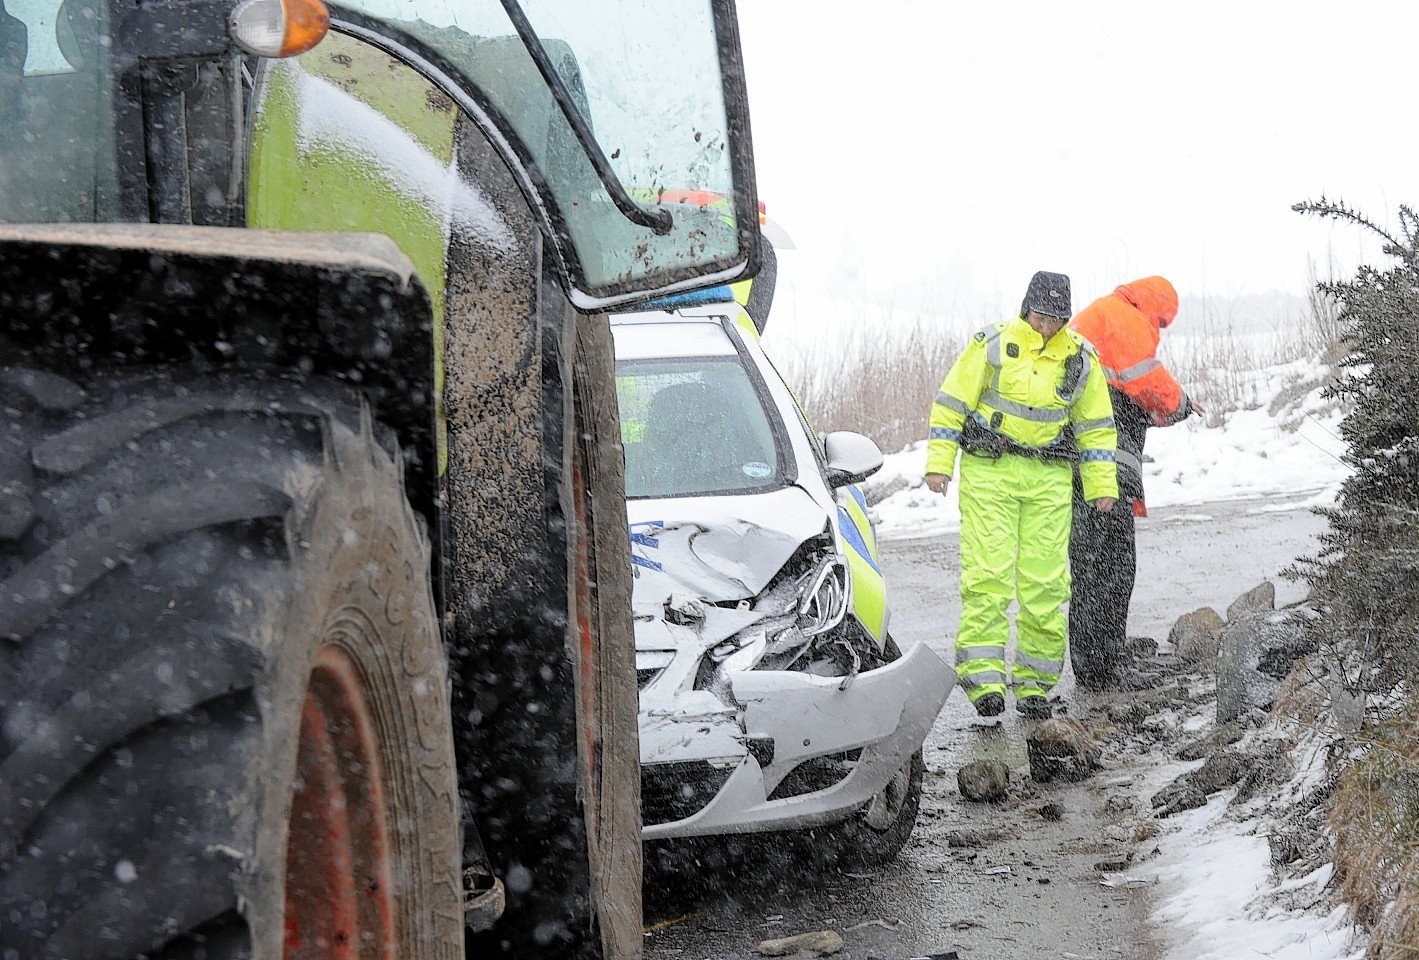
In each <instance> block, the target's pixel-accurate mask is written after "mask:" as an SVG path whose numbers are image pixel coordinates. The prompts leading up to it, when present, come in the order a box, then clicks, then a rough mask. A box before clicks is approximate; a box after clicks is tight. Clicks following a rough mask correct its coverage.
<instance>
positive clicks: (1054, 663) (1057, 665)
mask: <svg viewBox="0 0 1419 960" xmlns="http://www.w3.org/2000/svg"><path fill="white" fill-rule="evenodd" d="M1015 665H1016V666H1023V667H1029V668H1030V669H1032V670H1038V671H1039V672H1040V673H1044V674H1048V675H1049V676H1053V677H1057V676H1059V675H1060V674H1061V673H1063V672H1064V661H1063V660H1041V659H1039V658H1038V657H1032V656H1030V655H1029V654H1027V653H1018V652H1017V653H1016V654H1015ZM1020 682H1021V683H1025V682H1026V681H1025V680H1024V679H1023V678H1022V679H1021V681H1020Z"/></svg>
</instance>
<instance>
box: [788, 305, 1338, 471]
mask: <svg viewBox="0 0 1419 960" xmlns="http://www.w3.org/2000/svg"><path fill="white" fill-rule="evenodd" d="M1190 323H1192V324H1194V325H1193V326H1192V327H1190V329H1189V333H1188V334H1187V335H1185V336H1178V337H1169V336H1168V335H1167V334H1166V333H1165V334H1164V336H1163V338H1162V344H1161V349H1160V355H1161V357H1162V359H1163V361H1164V362H1165V363H1166V364H1167V365H1168V368H1169V369H1170V370H1171V371H1173V374H1174V375H1175V376H1176V377H1177V379H1178V380H1179V382H1181V383H1182V384H1183V386H1184V388H1185V389H1186V390H1187V391H1188V394H1189V395H1190V396H1194V397H1196V398H1197V399H1198V400H1199V401H1201V402H1202V403H1203V404H1204V406H1206V407H1207V410H1208V421H1209V423H1210V424H1211V425H1214V426H1215V425H1217V424H1218V423H1220V422H1221V420H1222V418H1223V416H1224V415H1225V414H1226V413H1228V412H1230V411H1233V410H1241V409H1255V408H1256V407H1259V406H1260V405H1261V403H1262V400H1261V397H1262V393H1261V390H1262V387H1263V383H1262V381H1261V380H1260V379H1259V375H1258V371H1261V370H1263V369H1265V368H1268V367H1272V366H1274V365H1276V364H1278V363H1286V362H1290V361H1294V360H1300V359H1303V358H1308V357H1315V356H1317V355H1319V354H1322V353H1325V352H1326V351H1327V349H1330V350H1332V352H1333V351H1334V350H1335V348H1330V347H1328V345H1329V344H1331V343H1333V342H1335V341H1336V339H1337V338H1338V337H1339V329H1340V323H1339V321H1338V319H1337V316H1336V310H1335V305H1334V302H1333V301H1332V300H1331V299H1330V298H1328V297H1327V296H1326V295H1325V294H1323V293H1320V292H1315V293H1313V294H1312V296H1311V303H1310V308H1309V310H1308V311H1307V312H1306V314H1305V315H1304V316H1298V317H1279V318H1277V320H1276V323H1275V328H1276V329H1277V330H1286V331H1288V332H1287V333H1286V334H1284V335H1283V334H1280V333H1275V334H1262V335H1258V334H1247V333H1239V332H1237V329H1236V325H1234V324H1232V323H1230V322H1228V320H1227V319H1226V318H1223V317H1207V316H1204V317H1202V318H1200V319H1195V320H1193V321H1190ZM984 325H985V321H984V320H983V321H982V322H981V324H980V326H984ZM970 332H971V331H970V330H964V329H960V328H955V329H948V328H947V327H946V326H945V325H944V324H935V325H933V324H930V323H928V322H926V321H916V322H914V323H903V324H894V323H893V322H892V317H891V316H890V315H888V316H887V317H886V319H885V322H880V321H878V322H874V321H871V320H869V319H868V318H867V317H866V316H865V315H864V317H863V320H862V322H861V323H859V324H858V325H856V326H855V327H854V328H853V332H852V333H851V334H849V335H847V336H846V337H845V338H834V339H833V341H832V342H831V343H828V342H820V343H816V344H814V345H813V346H812V347H810V348H807V349H800V350H798V351H796V352H791V353H787V354H783V355H777V362H778V365H779V367H780V369H781V370H782V372H783V374H784V376H785V378H786V379H787V380H788V382H789V383H790V384H792V385H793V387H794V389H795V391H796V392H797V393H798V398H799V401H800V402H801V403H802V404H803V408H804V410H805V411H806V412H807V414H808V416H809V418H810V419H811V420H812V421H813V423H814V425H815V427H816V428H817V429H819V430H824V431H827V430H856V431H858V432H859V433H865V434H867V435H868V436H870V437H871V438H872V439H873V440H875V441H876V442H877V445H878V446H880V447H881V448H882V449H883V450H885V451H888V452H893V451H896V450H901V449H902V448H904V447H906V446H907V445H908V444H911V443H914V442H916V441H918V440H925V439H926V434H927V421H928V418H929V417H930V413H931V401H932V399H933V398H935V396H936V391H937V389H938V388H939V387H940V385H941V381H942V380H943V379H944V378H945V376H946V371H947V370H948V369H949V368H950V366H951V364H952V363H953V362H955V360H956V358H957V357H958V356H959V355H960V353H961V350H962V349H963V348H964V347H965V344H966V341H967V339H968V337H969V336H970ZM1337 356H1338V354H1337ZM1332 377H1333V373H1332V371H1331V368H1330V367H1329V366H1327V364H1326V363H1322V364H1321V366H1320V367H1319V368H1317V369H1316V370H1315V371H1313V376H1307V377H1302V378H1299V379H1298V382H1297V385H1296V390H1298V391H1300V392H1301V394H1302V395H1303V394H1304V393H1308V392H1310V391H1311V390H1313V389H1314V388H1315V387H1316V386H1317V385H1319V384H1320V383H1322V382H1328V381H1329V379H1330V378H1332ZM1302 381H1304V382H1302Z"/></svg>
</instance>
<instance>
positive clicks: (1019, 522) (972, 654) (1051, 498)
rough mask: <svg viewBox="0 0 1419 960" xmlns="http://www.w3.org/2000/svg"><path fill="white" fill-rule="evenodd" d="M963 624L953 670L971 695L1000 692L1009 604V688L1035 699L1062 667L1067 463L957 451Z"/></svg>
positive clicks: (1053, 681)
mask: <svg viewBox="0 0 1419 960" xmlns="http://www.w3.org/2000/svg"><path fill="white" fill-rule="evenodd" d="M959 472H960V475H961V485H960V490H959V493H960V500H961V628H960V630H959V631H958V632H957V634H956V677H957V679H958V680H959V681H960V684H961V686H962V687H963V688H964V689H965V691H966V696H967V697H969V698H970V700H971V702H972V703H975V702H976V701H977V700H979V699H980V698H981V697H983V696H985V695H986V694H987V693H999V694H1004V693H1005V683H1006V672H1005V648H1006V646H1007V644H1008V643H1009V640H1010V621H1009V620H1008V619H1007V616H1006V612H1007V611H1008V610H1009V608H1010V601H1011V600H1015V599H1018V600H1019V602H1020V608H1019V612H1018V613H1017V614H1016V616H1015V633H1016V637H1015V669H1014V674H1013V679H1014V683H1015V687H1016V690H1015V695H1016V697H1017V699H1018V698H1020V697H1032V696H1033V697H1039V696H1044V695H1045V694H1046V693H1048V692H1049V689H1050V687H1052V686H1054V685H1055V684H1056V683H1058V682H1059V675H1060V673H1062V672H1063V670H1064V656H1065V643H1066V636H1067V633H1066V625H1065V619H1064V611H1063V609H1062V607H1063V605H1064V604H1065V603H1066V602H1067V601H1068V600H1069V522H1070V513H1071V501H1072V494H1073V474H1072V471H1071V470H1070V467H1069V464H1067V463H1062V462H1058V461H1045V460H1037V459H1033V458H1030V457H1021V456H1016V455H1014V454H1005V455H1003V456H1001V457H1000V458H999V459H988V458H985V457H977V456H972V455H970V454H963V455H962V456H961V469H960V471H959Z"/></svg>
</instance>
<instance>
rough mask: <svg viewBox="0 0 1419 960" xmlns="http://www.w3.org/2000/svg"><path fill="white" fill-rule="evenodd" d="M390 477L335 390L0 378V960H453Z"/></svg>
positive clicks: (178, 376) (439, 689) (444, 859)
mask: <svg viewBox="0 0 1419 960" xmlns="http://www.w3.org/2000/svg"><path fill="white" fill-rule="evenodd" d="M7 359H9V360H10V361H11V362H13V355H12V356H11V357H10V358H7ZM401 465H402V461H401V459H400V458H399V456H398V454H397V448H396V452H393V453H392V452H391V449H390V446H389V445H387V444H386V443H383V442H381V439H380V431H379V428H378V427H376V426H375V425H373V424H372V422H371V419H370V417H369V414H368V411H367V410H366V409H364V408H363V407H362V406H360V405H359V404H357V403H355V402H353V401H351V400H350V399H349V398H347V397H345V396H344V395H343V394H341V393H339V392H338V391H336V390H335V389H334V388H333V387H332V388H331V389H329V390H326V389H323V388H320V387H319V386H318V385H316V386H310V385H307V386H303V387H298V386H295V385H292V384H287V383H284V382H281V381H260V380H254V379H237V378H226V377H203V376H201V375H198V374H195V373H194V372H192V371H182V370H175V371H166V372H165V373H163V374H162V375H150V376H146V377H135V376H132V375H128V376H117V375H114V376H103V375H95V376H89V377H87V378H86V379H85V381H84V382H82V383H81V382H78V381H75V380H69V379H64V378H61V377H58V376H55V375H53V374H52V373H48V372H44V371H39V370H33V369H25V368H21V367H9V368H4V367H0V958H4V960H31V958H34V960H39V958H63V960H130V958H140V957H141V958H147V960H158V958H162V960H177V958H185V960H196V958H199V957H200V958H205V960H230V958H238V957H240V958H253V960H275V958H283V957H284V958H291V960H294V958H301V960H307V958H313V960H335V958H340V960H344V958H350V960H376V958H377V960H395V958H401V960H410V958H413V960H425V958H452V957H455V956H462V929H463V924H462V917H461V910H460V887H459V884H460V879H459V867H460V864H459V856H460V845H459V836H458V822H457V792H456V779H455V778H456V775H455V767H454V759H453V744H452V735H451V730H450V719H449V703H448V695H449V691H448V679H447V666H446V659H445V654H444V650H443V648H442V645H441V642H440V635H439V631H438V626H437V621H436V617H435V610H434V605H433V602H432V597H431V592H430V588H429V545H428V542H427V539H426V537H425V536H424V534H423V532H422V530H421V527H420V525H419V523H418V522H417V521H416V518H415V515H414V513H413V512H412V510H411V509H410V507H409V505H408V502H407V500H406V497H405V493H404V489H403V480H402V469H401Z"/></svg>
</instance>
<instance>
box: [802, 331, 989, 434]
mask: <svg viewBox="0 0 1419 960" xmlns="http://www.w3.org/2000/svg"><path fill="white" fill-rule="evenodd" d="M966 336H967V335H966V334H964V333H961V332H959V331H948V330H943V329H939V328H933V327H931V326H929V325H928V324H927V323H925V322H917V323H914V324H911V325H901V326H893V325H891V324H884V325H880V326H871V325H867V324H863V325H860V326H858V327H856V328H854V331H853V333H852V334H850V335H849V336H848V337H847V338H846V340H835V341H834V342H833V343H831V344H828V343H820V344H817V345H815V346H814V347H813V348H811V349H809V350H807V351H803V352H800V353H796V354H792V355H790V356H788V357H783V358H780V359H779V360H778V363H779V366H780V367H781V368H782V371H783V374H784V377H785V379H787V380H788V382H789V383H790V384H792V385H793V387H794V389H795V390H796V391H797V393H798V399H799V402H800V403H802V404H803V409H804V411H805V412H806V413H807V414H808V417H809V419H810V420H812V421H813V425H814V427H815V428H816V429H818V430H822V431H830V430H856V431H858V432H859V433H865V434H867V435H868V436H869V437H871V438H872V439H873V440H875V441H876V442H877V445H878V446H879V447H881V448H882V449H883V450H886V451H889V452H891V451H896V450H900V449H902V448H903V447H906V446H907V445H908V444H910V443H913V442H915V441H917V440H924V439H926V431H927V419H928V417H929V416H930V412H931V402H932V400H933V399H934V398H935V397H936V391H937V389H938V388H939V387H940V386H941V381H942V379H943V378H944V377H945V376H946V371H947V370H948V369H949V368H950V366H951V364H952V363H954V362H955V361H956V358H957V357H958V356H960V353H961V349H962V348H963V347H964V346H965V343H966Z"/></svg>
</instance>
